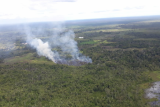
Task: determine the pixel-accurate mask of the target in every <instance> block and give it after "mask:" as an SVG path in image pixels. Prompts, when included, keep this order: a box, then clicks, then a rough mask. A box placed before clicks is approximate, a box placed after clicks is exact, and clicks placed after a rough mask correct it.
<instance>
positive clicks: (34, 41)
mask: <svg viewBox="0 0 160 107" xmlns="http://www.w3.org/2000/svg"><path fill="white" fill-rule="evenodd" d="M52 29H53V30H51V31H52V32H51V31H50V33H49V35H48V33H46V31H45V30H44V29H42V28H41V29H40V30H38V29H37V30H34V33H33V31H32V30H31V28H30V27H28V26H25V31H26V35H27V39H26V41H27V43H28V44H29V45H30V46H31V47H32V48H34V49H36V50H37V54H38V55H39V56H45V57H47V58H48V59H50V60H52V61H53V62H55V63H61V64H68V65H69V63H77V62H81V63H92V60H91V58H89V57H88V56H84V55H82V54H81V53H80V51H79V49H78V46H77V42H76V41H75V40H74V39H75V34H74V32H73V31H72V30H68V31H67V30H66V28H64V27H61V26H60V25H58V26H56V27H54V28H52ZM39 35H40V36H41V38H42V37H47V38H49V39H48V40H45V41H42V40H41V39H40V38H38V37H37V36H39ZM68 57H69V58H68Z"/></svg>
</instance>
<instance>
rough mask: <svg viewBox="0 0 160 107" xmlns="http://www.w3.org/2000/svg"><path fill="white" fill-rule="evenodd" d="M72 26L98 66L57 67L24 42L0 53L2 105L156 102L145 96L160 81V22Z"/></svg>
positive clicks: (133, 105) (97, 106) (112, 106)
mask: <svg viewBox="0 0 160 107" xmlns="http://www.w3.org/2000/svg"><path fill="white" fill-rule="evenodd" d="M156 20H158V19H156ZM67 26H68V28H72V29H74V30H75V34H76V41H77V43H78V47H79V49H80V52H81V53H83V54H84V55H86V56H89V57H90V58H92V61H93V63H91V64H85V65H82V66H68V65H62V64H55V63H53V62H52V61H50V60H48V59H47V58H45V57H40V56H38V55H37V54H36V50H34V49H31V48H30V47H29V46H28V45H25V46H24V45H21V43H23V40H21V39H19V40H17V41H16V46H18V47H19V48H17V49H16V50H14V51H11V52H8V51H6V50H1V51H0V107H1V106H2V107H149V106H150V105H149V104H148V102H150V101H153V100H156V99H147V98H145V97H144V94H145V93H144V90H145V89H146V88H149V87H150V86H151V85H152V82H155V81H160V32H159V28H160V23H159V22H156V21H153V20H152V21H150V20H148V21H146V20H142V19H141V20H137V21H135V20H133V21H132V20H121V21H118V22H117V24H115V22H112V23H111V22H105V21H104V22H103V23H101V21H99V22H94V21H93V23H92V24H91V23H89V22H88V23H87V22H86V23H77V24H71V25H67ZM84 26H85V27H84ZM50 29H51V28H49V30H50ZM8 32H9V31H8ZM2 34H3V32H2ZM79 35H81V36H83V37H84V39H77V38H78V37H79ZM45 39H47V36H46V37H45V38H44V40H45ZM53 50H58V49H54V48H53Z"/></svg>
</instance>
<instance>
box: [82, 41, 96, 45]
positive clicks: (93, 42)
mask: <svg viewBox="0 0 160 107" xmlns="http://www.w3.org/2000/svg"><path fill="white" fill-rule="evenodd" d="M97 42H98V40H89V41H84V42H81V43H80V44H81V45H84V44H96V43H97Z"/></svg>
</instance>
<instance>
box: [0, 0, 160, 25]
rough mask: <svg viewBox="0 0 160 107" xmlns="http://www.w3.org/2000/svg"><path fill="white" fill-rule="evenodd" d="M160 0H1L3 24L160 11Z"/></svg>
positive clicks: (144, 13) (120, 15) (122, 15)
mask: <svg viewBox="0 0 160 107" xmlns="http://www.w3.org/2000/svg"><path fill="white" fill-rule="evenodd" d="M159 4H160V0H0V24H9V23H10V24H11V23H21V22H38V21H57V20H58V21H64V20H76V19H94V18H109V17H128V16H146V15H160V6H159Z"/></svg>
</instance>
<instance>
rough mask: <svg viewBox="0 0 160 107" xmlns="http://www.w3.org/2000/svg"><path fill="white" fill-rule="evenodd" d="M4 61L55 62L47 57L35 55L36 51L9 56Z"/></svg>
mask: <svg viewBox="0 0 160 107" xmlns="http://www.w3.org/2000/svg"><path fill="white" fill-rule="evenodd" d="M4 62H5V63H6V64H7V63H17V62H18V63H19V62H30V63H35V64H44V63H45V64H49V65H51V64H54V62H52V61H50V60H47V59H46V58H45V57H38V58H36V57H34V53H29V54H26V55H23V56H15V57H12V58H7V59H5V60H4Z"/></svg>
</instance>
